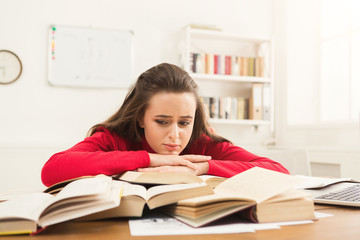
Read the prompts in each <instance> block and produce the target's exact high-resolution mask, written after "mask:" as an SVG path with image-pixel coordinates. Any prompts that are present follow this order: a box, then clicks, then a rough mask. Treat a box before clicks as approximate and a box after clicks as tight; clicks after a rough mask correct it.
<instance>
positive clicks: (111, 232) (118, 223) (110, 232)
mask: <svg viewBox="0 0 360 240" xmlns="http://www.w3.org/2000/svg"><path fill="white" fill-rule="evenodd" d="M316 210H317V211H320V212H323V213H330V214H333V215H334V216H332V217H327V218H322V219H320V220H319V221H316V222H314V223H311V224H304V225H293V226H282V227H281V229H274V230H258V231H256V232H255V233H238V234H221V235H220V234H217V235H181V239H185V240H186V239H196V240H201V239H207V240H208V239H217V240H221V239H224V240H225V239H226V240H231V239H240V238H242V239H267V240H281V239H292V240H297V239H299V240H300V239H301V240H304V239H306V240H312V239H316V240H322V239H324V240H325V239H326V240H333V239H334V240H335V239H336V240H339V239H358V238H359V236H360V209H359V208H346V207H331V206H326V205H317V206H316ZM136 238H137V239H139V237H132V236H130V231H129V226H128V222H127V220H111V221H110V220H108V221H96V222H67V223H61V224H57V225H54V226H50V227H48V228H47V229H45V230H44V231H43V232H41V233H40V234H39V235H36V236H9V237H0V240H5V239H11V240H18V239H22V240H25V239H32V240H36V239H47V240H56V239H59V240H60V239H61V240H64V239H66V240H68V239H70V240H71V239H86V240H91V239H94V240H98V239H106V240H111V239H116V240H118V239H123V240H124V239H136ZM141 239H164V240H165V239H166V240H172V239H174V240H175V239H179V236H149V237H141Z"/></svg>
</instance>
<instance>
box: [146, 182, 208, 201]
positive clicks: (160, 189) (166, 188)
mask: <svg viewBox="0 0 360 240" xmlns="http://www.w3.org/2000/svg"><path fill="white" fill-rule="evenodd" d="M205 185H206V183H204V182H201V183H188V184H173V185H161V186H155V187H152V188H149V189H148V191H147V196H146V200H149V199H150V198H152V197H154V196H156V195H159V194H162V193H166V192H173V191H179V190H184V189H191V188H197V187H202V186H205Z"/></svg>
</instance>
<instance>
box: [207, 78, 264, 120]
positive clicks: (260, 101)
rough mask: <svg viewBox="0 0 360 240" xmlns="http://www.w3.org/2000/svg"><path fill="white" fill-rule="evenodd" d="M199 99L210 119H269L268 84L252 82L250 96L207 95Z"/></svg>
mask: <svg viewBox="0 0 360 240" xmlns="http://www.w3.org/2000/svg"><path fill="white" fill-rule="evenodd" d="M201 101H202V103H203V106H204V110H205V114H206V116H207V117H208V118H212V119H232V120H235V119H236V120H243V119H251V120H264V121H270V105H271V104H270V103H271V96H270V85H269V84H264V83H253V84H252V88H251V95H250V97H248V98H247V97H231V96H226V97H214V96H212V97H207V96H202V97H201Z"/></svg>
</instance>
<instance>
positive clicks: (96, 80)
mask: <svg viewBox="0 0 360 240" xmlns="http://www.w3.org/2000/svg"><path fill="white" fill-rule="evenodd" d="M132 37H133V34H132V32H131V31H125V30H108V29H94V28H84V27H66V26H57V25H52V26H50V27H49V49H48V59H49V60H48V61H49V63H48V81H49V83H50V84H51V85H53V86H66V87H96V88H128V87H129V86H130V85H131V83H132V82H133V79H132Z"/></svg>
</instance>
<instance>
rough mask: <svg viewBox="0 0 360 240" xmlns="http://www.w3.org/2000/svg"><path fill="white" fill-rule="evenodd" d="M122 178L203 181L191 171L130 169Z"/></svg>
mask: <svg viewBox="0 0 360 240" xmlns="http://www.w3.org/2000/svg"><path fill="white" fill-rule="evenodd" d="M119 179H120V180H123V181H128V182H134V183H146V184H182V183H198V182H202V180H201V178H199V177H198V176H196V175H194V174H191V173H171V172H135V171H128V172H125V173H124V174H123V175H121V176H120V177H119Z"/></svg>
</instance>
